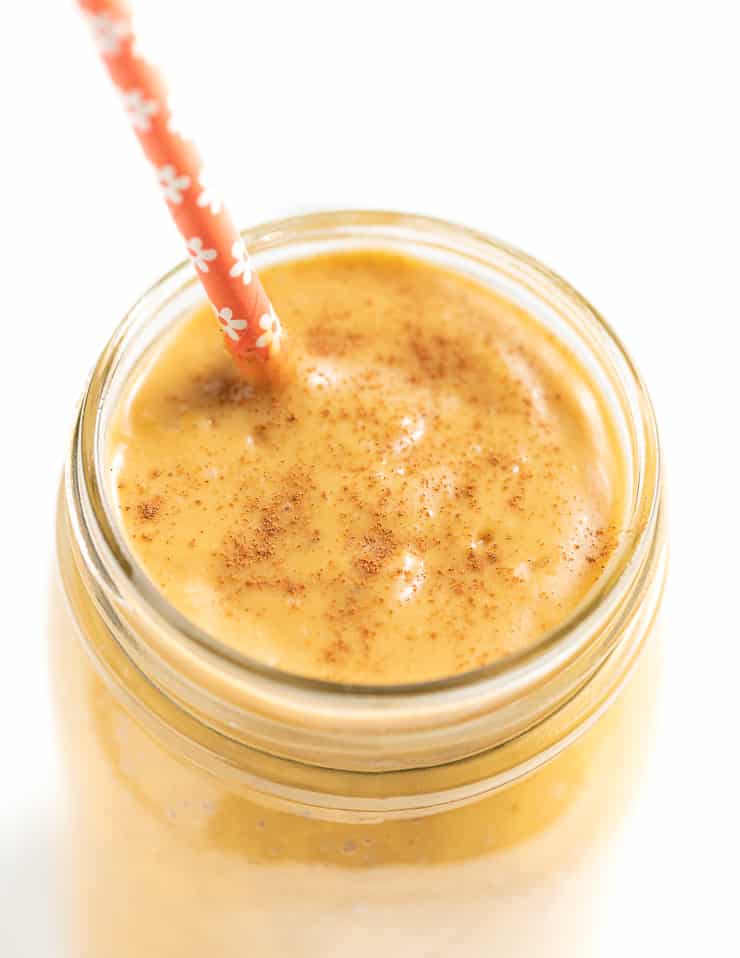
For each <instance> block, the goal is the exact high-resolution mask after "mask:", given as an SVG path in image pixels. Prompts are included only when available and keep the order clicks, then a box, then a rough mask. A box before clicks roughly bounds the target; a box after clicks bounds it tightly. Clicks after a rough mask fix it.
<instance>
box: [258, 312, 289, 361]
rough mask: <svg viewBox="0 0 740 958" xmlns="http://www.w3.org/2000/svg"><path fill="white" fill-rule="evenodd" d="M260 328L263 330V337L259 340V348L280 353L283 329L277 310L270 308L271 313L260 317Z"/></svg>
mask: <svg viewBox="0 0 740 958" xmlns="http://www.w3.org/2000/svg"><path fill="white" fill-rule="evenodd" d="M259 327H260V329H261V330H263V333H262V335H261V336H260V337H259V339H258V340H257V344H256V345H257V346H259V347H260V349H269V350H270V352H273V353H279V352H280V340H281V338H282V335H283V327H282V326H281V325H280V320H279V319H278V318H277V316H276V315H275V310H274V309H273V308H272V306H271V307H270V312H269V313H265V314H264V315H263V316H261V317H260V321H259Z"/></svg>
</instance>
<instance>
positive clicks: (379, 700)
mask: <svg viewBox="0 0 740 958" xmlns="http://www.w3.org/2000/svg"><path fill="white" fill-rule="evenodd" d="M244 237H245V240H246V241H247V243H248V244H249V245H250V246H251V248H252V250H253V253H254V256H255V259H256V261H257V263H258V265H259V263H260V257H261V256H265V255H266V254H268V253H269V251H270V250H273V249H276V248H280V247H282V246H285V244H286V243H290V244H291V249H292V250H294V248H295V246H296V245H297V244H301V243H303V244H311V243H312V242H317V241H322V240H324V241H326V240H327V239H328V240H330V241H336V242H346V240H347V239H348V238H349V239H352V240H356V241H357V242H358V244H359V245H361V246H363V247H364V248H368V247H370V248H372V246H373V245H374V243H377V245H378V246H382V247H383V248H388V245H389V243H391V244H392V243H398V244H401V245H402V248H403V249H404V251H406V252H410V253H411V254H412V255H413V253H414V245H415V244H416V245H417V246H418V247H419V248H420V249H422V248H423V249H427V248H428V247H429V246H430V245H431V246H436V247H438V248H440V249H449V248H450V247H451V248H452V251H453V252H454V253H455V254H456V255H459V256H462V257H465V258H470V259H473V260H475V259H479V260H480V261H481V262H484V263H487V264H488V268H489V269H490V268H494V265H495V268H496V269H497V270H499V269H503V268H504V267H505V268H506V269H508V271H509V273H510V275H511V276H512V277H513V281H514V282H516V283H519V284H524V285H530V286H533V287H534V286H537V287H538V292H539V287H540V286H541V284H542V282H543V281H545V282H547V283H549V284H550V289H549V291H550V293H551V294H552V295H553V297H558V296H562V297H565V299H566V300H567V301H568V302H569V303H571V304H575V305H576V306H577V308H578V309H580V310H581V311H582V312H583V315H584V317H586V318H587V322H588V323H589V324H591V326H592V328H591V329H590V332H591V333H592V334H594V335H596V336H597V337H598V338H599V340H600V341H601V345H602V346H605V347H606V348H607V350H608V352H609V353H610V354H611V355H612V359H613V362H614V364H615V367H618V370H617V371H618V374H619V378H620V380H621V382H622V384H623V385H625V384H626V388H627V390H628V392H629V394H630V395H629V400H630V402H631V404H632V407H633V409H632V416H633V425H634V427H635V435H634V436H633V437H632V439H633V441H634V443H635V447H636V460H638V461H636V483H635V496H634V503H633V509H632V516H631V519H632V521H631V523H630V526H629V530H628V534H627V536H626V537H625V541H624V542H623V543H622V545H621V547H620V550H619V555H618V556H617V557H616V560H615V561H614V563H613V568H612V570H611V571H610V574H609V576H608V577H605V580H604V581H603V582H602V583H601V584H600V587H597V589H595V590H594V592H593V593H592V594H591V595H590V596H589V597H588V598H587V600H586V602H585V603H584V604H583V605H582V606H581V607H580V608H579V609H578V610H576V612H575V614H574V615H573V616H572V617H571V618H570V619H568V620H567V621H565V622H564V623H562V624H561V625H560V626H559V627H558V628H557V629H555V630H553V631H552V632H550V633H548V634H547V635H545V636H544V637H543V638H542V640H541V641H540V642H539V643H537V644H535V645H533V646H532V647H530V648H528V649H526V650H524V651H522V652H520V653H517V654H515V655H512V656H509V657H508V658H505V659H502V660H499V661H498V662H496V663H493V664H492V665H489V666H486V667H484V668H481V669H477V670H473V671H470V672H466V673H461V674H459V675H456V676H452V677H449V678H445V679H440V680H435V681H431V682H422V683H416V684H408V685H395V686H393V685H372V686H361V685H349V684H339V683H333V682H328V681H323V680H316V679H311V678H306V677H303V676H299V675H294V674H292V673H287V672H283V671H281V670H278V669H275V668H272V667H270V666H266V665H264V664H262V663H260V662H257V661H254V660H251V659H249V658H248V657H246V656H243V655H240V654H239V653H236V652H234V651H233V650H231V649H228V648H227V647H226V646H224V645H223V644H222V643H220V642H219V641H218V639H216V638H215V637H214V636H210V635H208V634H207V633H205V632H203V631H202V630H200V629H199V628H197V627H196V626H195V625H194V624H193V623H191V622H190V621H189V620H187V619H186V618H185V617H184V616H182V615H181V614H180V613H179V612H178V611H177V610H176V609H175V608H174V607H172V606H171V605H169V603H168V602H167V601H166V600H165V599H164V598H163V596H162V595H161V594H160V593H159V591H158V590H157V589H156V587H155V586H154V585H153V584H152V583H151V582H150V581H149V579H148V578H147V577H146V575H145V574H144V573H143V571H142V570H141V569H140V567H139V566H138V564H137V562H136V560H135V558H134V556H133V555H131V553H130V551H129V549H128V547H127V545H126V543H125V542H124V541H123V537H122V535H121V534H120V532H119V530H118V529H117V527H116V523H115V517H114V515H113V511H112V506H111V503H110V501H109V497H107V495H106V491H105V484H104V479H103V478H102V477H101V463H102V461H103V460H102V455H101V441H102V435H101V434H102V426H101V424H102V417H101V410H103V409H104V408H105V403H106V399H107V397H108V395H109V391H110V386H111V382H112V378H113V375H114V373H115V370H116V368H117V366H118V364H119V363H120V361H121V357H122V355H123V354H124V353H125V352H126V351H127V349H129V347H130V346H131V344H132V342H133V341H134V340H135V338H136V334H137V330H138V329H139V327H140V326H141V325H142V324H144V323H146V322H147V320H148V319H149V318H150V317H151V316H152V315H154V314H156V313H157V312H160V311H162V310H164V309H165V307H167V306H168V305H172V304H173V303H175V302H176V301H177V299H178V297H180V296H181V295H182V294H183V291H185V290H188V289H192V290H196V289H197V286H196V280H195V278H194V277H191V276H190V275H189V274H188V272H187V269H188V264H187V263H183V264H180V265H179V266H177V267H175V268H174V269H173V270H171V271H170V272H169V273H168V274H167V275H166V276H165V277H163V279H162V280H160V281H159V282H158V283H157V284H155V285H154V286H153V287H152V288H151V289H150V290H149V291H148V292H147V293H145V294H144V295H143V296H142V297H141V298H140V299H139V301H138V302H137V303H136V304H135V306H134V307H133V308H132V310H131V311H130V312H129V313H128V315H127V316H126V317H125V319H124V320H123V322H122V323H121V324H120V325H119V327H118V328H117V330H116V331H115V332H114V334H113V336H112V338H111V340H110V342H109V344H108V346H107V347H106V349H105V350H104V352H103V354H102V356H101V358H100V360H99V362H98V364H97V366H96V368H95V370H94V372H93V374H92V376H91V379H90V383H89V385H88V388H87V390H86V392H85V396H84V398H83V402H82V404H81V407H80V412H79V417H78V421H77V426H76V428H75V431H74V434H73V440H72V446H71V450H70V457H69V461H68V468H67V472H66V500H67V508H68V511H69V514H70V517H71V524H72V527H73V530H72V534H73V536H74V537H75V539H76V540H77V542H78V544H79V547H80V552H81V556H82V562H83V563H84V565H85V567H86V568H87V569H88V570H90V571H91V572H92V575H93V578H94V580H95V582H96V585H97V587H98V589H97V591H98V601H99V604H100V606H101V611H102V612H103V614H104V616H105V618H106V619H107V620H108V621H109V623H110V625H111V626H112V627H113V628H114V629H116V630H119V631H120V630H121V629H126V628H127V627H128V628H129V629H130V627H131V620H130V619H129V618H128V613H129V612H130V610H131V609H132V607H133V606H134V605H136V604H137V603H139V604H142V605H143V606H144V607H145V608H146V610H147V613H148V614H149V615H150V617H151V619H152V620H153V621H155V622H156V624H157V627H158V628H159V629H162V630H164V631H165V632H166V633H167V635H168V637H169V641H170V642H172V641H174V643H175V645H176V646H178V647H179V652H178V655H176V656H175V658H174V659H173V660H172V662H170V663H169V670H167V669H166V670H165V671H166V672H167V674H166V675H165V674H164V673H160V675H159V681H158V684H159V685H160V686H162V685H164V686H167V685H168V683H170V688H169V689H167V691H168V693H169V694H171V695H172V696H173V697H174V698H176V699H178V700H182V699H184V700H185V702H184V704H185V706H186V707H187V706H188V703H187V699H188V696H189V695H190V693H192V691H193V690H192V689H190V690H188V689H187V688H182V687H179V686H178V682H177V678H178V676H177V674H176V673H177V663H178V662H181V661H183V660H184V659H185V658H191V657H192V656H193V655H195V656H200V657H202V658H203V660H204V661H206V662H207V664H208V667H209V669H211V670H213V669H216V670H220V671H221V672H222V673H223V677H224V678H226V679H227V680H228V683H230V684H231V685H232V686H233V684H234V683H239V682H244V681H247V682H251V683H252V685H253V688H252V692H253V693H254V692H255V688H254V686H255V685H257V686H261V688H258V689H257V693H258V694H257V697H256V699H255V698H253V699H252V702H251V704H252V705H255V704H256V705H257V706H259V705H260V704H262V705H263V706H264V707H265V708H267V707H268V704H269V705H270V707H272V706H274V705H275V704H276V702H278V700H279V699H280V696H281V695H282V696H283V697H282V699H281V700H280V701H279V704H280V706H281V707H282V708H283V709H287V711H286V712H285V715H284V717H286V718H288V717H289V713H290V714H292V715H293V717H295V716H296V714H297V713H298V712H300V710H301V708H303V707H304V706H307V705H309V704H315V703H316V697H319V698H320V699H321V702H322V709H323V724H324V725H327V724H331V720H330V719H327V715H329V714H330V713H331V712H332V709H333V710H334V711H335V713H336V715H338V714H339V712H341V713H342V714H343V715H344V717H345V718H346V717H347V716H346V709H347V708H348V707H350V706H351V709H352V714H353V721H354V722H355V723H356V724H357V725H358V727H359V726H361V725H363V723H364V724H365V725H372V724H374V723H375V722H376V721H377V717H378V707H379V706H380V707H381V708H387V707H389V706H394V707H396V709H399V710H403V708H404V707H405V705H408V703H410V702H413V706H412V708H413V710H414V713H415V715H416V719H415V722H416V724H417V725H419V715H420V714H422V713H426V714H427V717H428V719H429V722H431V721H432V719H430V718H429V716H431V715H432V713H434V715H435V716H436V718H434V720H433V721H435V722H436V721H437V720H438V719H439V714H438V713H439V710H440V708H441V709H442V710H443V711H444V709H445V708H447V710H448V712H449V715H450V716H453V715H457V714H458V713H459V712H460V710H461V709H462V710H463V711H465V710H466V709H467V708H472V707H473V706H472V698H471V694H472V695H473V697H474V698H475V699H476V700H478V699H479V698H480V697H481V696H485V697H486V698H487V699H489V700H490V701H491V702H494V701H496V700H498V701H501V700H509V701H510V700H511V699H512V698H516V696H517V694H518V690H520V689H525V688H528V687H530V686H531V685H533V684H536V683H537V682H538V680H539V679H541V678H542V677H543V676H546V675H548V674H552V673H556V672H558V671H562V670H563V669H565V668H566V667H567V664H568V662H569V661H570V660H572V659H573V657H574V656H575V655H576V654H577V653H578V652H579V650H581V649H582V647H583V646H584V645H585V644H587V643H588V640H589V638H590V637H592V636H593V634H594V632H595V631H597V627H598V626H599V624H601V625H602V626H603V623H604V621H605V620H608V619H609V617H610V616H611V617H612V619H613V618H614V616H617V618H624V617H625V616H627V615H628V612H629V608H628V607H629V606H631V605H632V604H633V603H634V602H635V601H637V598H639V592H640V588H639V580H640V577H641V575H645V574H646V571H645V565H646V562H647V560H648V558H649V552H650V547H651V543H653V542H654V539H655V536H656V528H657V517H658V513H659V509H660V490H661V478H660V471H661V463H660V452H659V444H658V437H657V429H656V425H655V420H654V416H653V412H652V406H651V404H650V400H649V398H648V395H647V392H646V390H645V387H644V385H643V383H642V380H641V378H640V376H639V374H638V373H637V370H636V369H635V367H634V364H633V363H632V361H631V359H630V358H629V356H628V354H627V353H626V351H625V350H624V347H623V346H622V344H621V342H620V341H619V339H618V338H617V337H616V335H615V334H614V333H613V331H612V330H611V328H610V327H609V326H608V325H607V324H606V323H605V322H604V321H603V319H602V318H601V317H600V315H599V314H598V313H597V312H596V311H595V310H594V309H593V307H591V306H590V304H589V303H588V302H587V301H586V300H585V299H583V297H581V296H580V294H578V293H577V292H576V291H575V290H574V289H573V288H572V287H571V286H570V285H569V284H568V283H567V282H566V281H565V280H563V279H561V278H560V277H559V276H557V274H555V273H553V272H552V271H550V270H548V269H547V268H546V267H544V266H542V265H541V264H539V263H538V262H537V261H536V260H534V259H532V258H531V257H529V256H527V255H526V254H524V253H521V252H520V251H518V250H516V249H514V248H513V247H511V246H508V245H507V244H505V243H501V242H500V241H498V240H493V239H490V238H489V237H487V236H485V235H484V234H481V233H477V232H475V231H472V230H468V229H465V228H463V227H458V226H454V225H451V224H449V223H445V222H443V221H439V220H434V219H431V218H427V217H419V216H413V215H407V214H398V213H384V212H362V211H346V212H328V213H320V214H311V215H309V216H305V217H296V218H292V219H289V220H282V221H276V222H272V223H267V224H264V225H263V226H260V227H255V228H253V229H251V230H247V231H245V232H244ZM494 253H495V254H496V255H497V256H498V257H499V259H500V260H501V262H499V261H498V260H497V261H496V263H495V264H493V263H492V262H491V256H492V254H494ZM294 255H295V253H294V252H291V256H294ZM618 631H619V630H618V627H615V628H612V629H611V630H610V635H612V638H613V637H614V635H615V634H616V633H618ZM135 644H138V645H139V646H141V643H135ZM602 646H603V649H602V650H601V658H602V659H603V658H604V657H605V656H606V655H607V654H608V651H609V648H608V646H609V642H607V641H604V642H602ZM173 647H174V646H173ZM132 649H133V646H132ZM134 651H136V650H135V649H134ZM138 651H139V652H140V653H141V652H142V649H141V648H139V649H138ZM143 651H144V652H146V650H143ZM180 653H181V655H182V658H181V657H180ZM173 663H174V664H173ZM159 664H160V666H161V663H159ZM597 664H598V663H597ZM591 667H592V668H594V667H595V666H594V663H593V662H592V663H591ZM173 683H174V684H173ZM296 696H297V698H296ZM288 698H291V699H292V701H291V703H290V705H288V704H287V700H288ZM268 700H269V702H268ZM190 704H192V703H190ZM213 704H214V703H213V700H212V697H210V701H209V702H205V703H204V702H201V703H200V705H199V706H197V707H196V709H195V710H196V711H198V710H202V709H205V710H206V711H207V710H208V708H209V707H211V706H213ZM336 715H335V718H336ZM387 718H388V715H387V713H386V719H387ZM427 724H429V723H428V722H427ZM453 724H454V723H453ZM421 725H424V721H421Z"/></svg>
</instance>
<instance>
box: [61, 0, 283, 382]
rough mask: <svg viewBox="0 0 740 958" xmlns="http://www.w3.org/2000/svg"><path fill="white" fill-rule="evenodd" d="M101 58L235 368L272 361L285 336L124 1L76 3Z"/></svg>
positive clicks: (96, 0) (85, 0)
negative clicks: (144, 53) (141, 49)
mask: <svg viewBox="0 0 740 958" xmlns="http://www.w3.org/2000/svg"><path fill="white" fill-rule="evenodd" d="M78 3H79V6H80V7H81V8H82V11H83V13H84V15H85V17H86V19H87V21H88V23H89V25H90V27H91V29H92V31H93V36H94V38H95V40H96V43H97V46H98V49H99V51H100V55H101V57H102V60H103V62H104V63H105V66H106V68H107V70H108V73H109V74H110V77H111V80H112V81H113V83H114V84H115V86H116V88H117V90H118V92H119V94H120V96H121V100H122V102H123V105H124V108H125V110H126V112H127V113H128V116H129V119H130V121H131V125H132V127H133V130H134V132H135V133H136V136H137V138H138V140H139V143H140V144H141V146H142V148H143V150H144V153H145V154H146V156H147V158H148V159H149V161H150V162H151V164H152V166H153V168H154V171H155V173H156V176H157V180H158V182H159V186H160V188H161V190H162V193H163V196H164V199H165V200H166V203H167V206H168V208H169V211H170V214H171V216H172V219H173V220H174V221H175V224H176V226H177V228H178V229H179V231H180V233H181V234H182V238H183V239H184V241H185V246H186V249H187V251H188V254H189V255H190V259H191V261H192V263H193V266H194V268H195V271H196V273H197V275H198V279H199V280H200V281H201V283H202V284H203V287H204V289H205V291H206V295H207V296H208V299H209V300H210V302H211V304H212V306H213V309H214V311H215V313H216V317H217V319H218V321H219V324H220V326H221V329H222V331H223V334H224V339H225V342H226V346H227V347H228V349H229V352H230V353H231V354H232V356H233V357H234V359H235V360H236V361H237V362H238V363H243V362H244V361H245V360H247V359H252V358H256V359H268V358H269V357H270V356H274V355H275V354H276V353H277V352H279V350H280V344H281V339H282V337H283V330H282V327H281V325H280V320H279V319H278V317H277V316H276V314H275V311H274V309H273V308H272V305H271V303H270V301H269V299H268V298H267V294H266V293H265V291H264V289H263V288H262V283H261V282H260V280H259V277H258V276H257V273H256V272H255V270H254V267H253V266H252V264H251V261H250V259H249V254H248V252H247V250H246V249H245V246H244V243H243V241H242V238H241V236H240V235H239V233H238V231H237V229H236V227H235V225H234V221H233V220H232V218H231V216H230V215H229V213H228V212H227V210H226V208H225V207H224V205H223V204H222V203H221V201H220V200H219V198H218V195H217V194H216V193H214V191H213V187H212V185H211V183H210V181H209V179H208V175H207V173H206V172H205V171H204V169H203V162H202V160H201V158H200V154H199V153H198V151H197V149H196V148H195V146H194V144H193V143H192V142H191V141H190V140H189V139H186V138H185V137H183V135H182V134H181V133H180V132H179V130H178V128H177V126H176V124H175V122H174V117H173V115H172V112H171V110H170V107H169V105H168V101H167V90H166V87H165V84H164V81H163V79H162V76H161V74H160V73H159V71H158V70H157V69H156V68H155V67H154V66H152V64H151V63H150V62H149V61H148V60H147V59H144V58H143V56H142V55H141V54H140V53H139V52H138V48H137V43H136V37H135V36H134V29H133V25H132V21H131V13H130V10H129V7H128V4H127V3H126V2H125V0H78Z"/></svg>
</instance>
